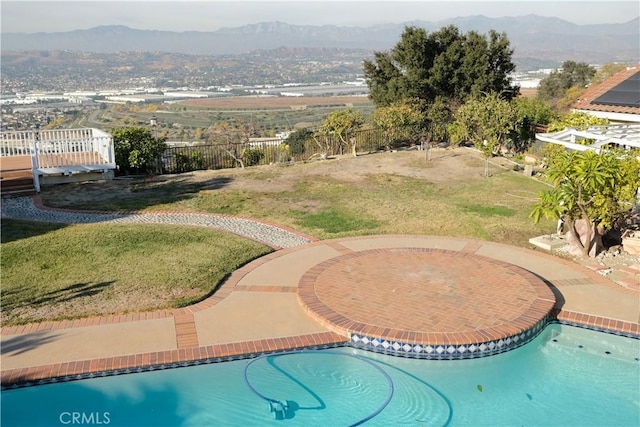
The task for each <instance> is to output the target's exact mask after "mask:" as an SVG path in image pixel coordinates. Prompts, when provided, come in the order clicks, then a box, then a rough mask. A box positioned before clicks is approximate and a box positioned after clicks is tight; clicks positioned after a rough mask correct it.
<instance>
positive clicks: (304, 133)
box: [287, 129, 313, 156]
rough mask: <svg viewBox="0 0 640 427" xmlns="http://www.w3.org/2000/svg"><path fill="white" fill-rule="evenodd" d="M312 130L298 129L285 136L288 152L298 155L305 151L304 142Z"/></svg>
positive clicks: (311, 133) (309, 136)
mask: <svg viewBox="0 0 640 427" xmlns="http://www.w3.org/2000/svg"><path fill="white" fill-rule="evenodd" d="M312 135H313V132H311V131H310V130H309V129H298V130H297V131H295V132H293V133H292V134H291V135H289V137H288V138H287V144H288V145H289V152H290V153H291V155H292V156H299V155H301V154H304V152H305V148H306V147H305V143H306V141H307V140H308V139H310V138H311V136H312Z"/></svg>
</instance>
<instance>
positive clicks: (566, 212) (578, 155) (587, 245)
mask: <svg viewBox="0 0 640 427" xmlns="http://www.w3.org/2000/svg"><path fill="white" fill-rule="evenodd" d="M637 154H638V153H621V152H604V153H600V154H598V153H596V152H595V151H592V150H588V151H584V152H578V151H573V152H561V153H559V154H557V155H556V156H554V157H553V158H552V159H551V163H550V165H549V167H548V169H547V171H546V173H545V175H546V177H547V179H548V180H549V181H550V183H551V184H552V185H553V188H552V189H551V190H548V191H545V192H543V193H541V194H540V201H539V202H538V203H537V204H536V205H535V206H534V209H533V211H532V212H531V217H532V218H533V220H534V221H536V222H537V221H539V220H540V218H541V217H543V216H544V217H547V218H557V219H560V220H561V221H562V222H563V224H564V231H565V232H566V234H567V241H568V242H569V244H570V247H571V248H572V249H574V250H575V251H576V252H577V253H578V254H582V255H583V256H589V255H590V256H595V255H597V253H598V251H599V250H600V248H601V247H602V235H603V234H604V232H605V231H607V230H608V229H610V228H611V227H612V226H613V224H614V223H615V221H616V220H618V219H620V218H621V217H623V216H624V215H625V214H626V213H628V212H629V211H630V210H631V209H632V208H633V206H634V202H635V196H636V191H637V189H638V186H639V185H640V160H638V158H637V157H636V155H637Z"/></svg>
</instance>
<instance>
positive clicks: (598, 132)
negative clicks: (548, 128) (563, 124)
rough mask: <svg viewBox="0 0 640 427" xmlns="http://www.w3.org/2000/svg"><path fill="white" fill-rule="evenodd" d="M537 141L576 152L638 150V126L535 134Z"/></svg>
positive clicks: (639, 136)
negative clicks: (561, 146) (557, 145)
mask: <svg viewBox="0 0 640 427" xmlns="http://www.w3.org/2000/svg"><path fill="white" fill-rule="evenodd" d="M536 139H537V140H538V141H543V142H550V143H552V144H559V145H563V146H564V147H565V148H568V149H571V150H577V151H586V150H594V151H596V152H597V153H599V152H600V151H601V150H608V149H615V148H618V149H620V148H622V149H626V150H633V149H640V124H615V125H598V126H588V127H579V128H568V129H564V130H561V131H559V132H553V133H537V134H536Z"/></svg>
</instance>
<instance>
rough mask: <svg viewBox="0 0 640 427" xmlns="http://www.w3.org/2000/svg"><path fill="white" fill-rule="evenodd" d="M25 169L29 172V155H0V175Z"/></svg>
mask: <svg viewBox="0 0 640 427" xmlns="http://www.w3.org/2000/svg"><path fill="white" fill-rule="evenodd" d="M25 170H26V171H28V172H29V173H31V156H13V157H0V176H4V174H5V173H7V172H14V171H25Z"/></svg>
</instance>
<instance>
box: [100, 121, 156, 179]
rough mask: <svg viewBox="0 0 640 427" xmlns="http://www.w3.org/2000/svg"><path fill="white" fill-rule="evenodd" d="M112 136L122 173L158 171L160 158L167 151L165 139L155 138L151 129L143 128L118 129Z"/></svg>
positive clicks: (117, 161)
mask: <svg viewBox="0 0 640 427" xmlns="http://www.w3.org/2000/svg"><path fill="white" fill-rule="evenodd" d="M112 136H113V144H114V151H115V156H116V164H117V165H118V170H119V172H120V173H125V174H129V173H131V172H133V171H139V172H144V173H146V174H149V173H153V172H156V171H158V169H159V164H160V158H161V156H162V154H163V153H164V151H165V150H166V149H167V144H165V139H164V138H154V137H153V135H152V134H151V131H150V130H149V129H145V128H141V127H128V128H120V129H116V130H115V131H113V132H112Z"/></svg>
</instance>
